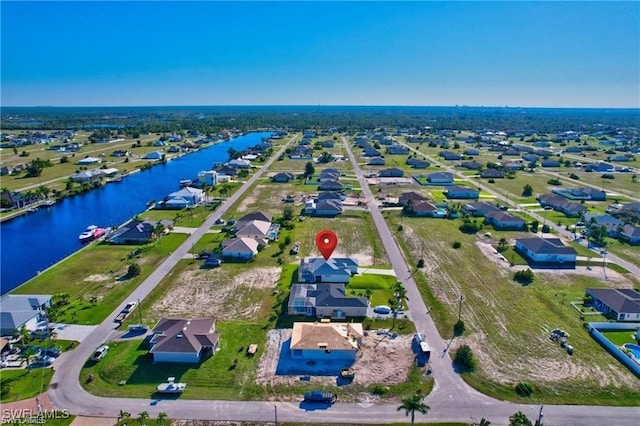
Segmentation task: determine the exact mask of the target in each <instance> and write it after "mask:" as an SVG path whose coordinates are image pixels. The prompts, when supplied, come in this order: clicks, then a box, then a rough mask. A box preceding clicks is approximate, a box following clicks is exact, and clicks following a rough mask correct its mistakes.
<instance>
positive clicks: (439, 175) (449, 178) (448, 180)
mask: <svg viewBox="0 0 640 426" xmlns="http://www.w3.org/2000/svg"><path fill="white" fill-rule="evenodd" d="M427 181H429V183H430V184H432V185H453V174H451V173H447V172H436V173H430V174H428V175H427Z"/></svg>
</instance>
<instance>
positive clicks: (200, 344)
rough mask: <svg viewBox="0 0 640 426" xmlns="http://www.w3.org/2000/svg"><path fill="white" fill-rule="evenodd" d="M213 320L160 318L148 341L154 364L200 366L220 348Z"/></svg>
mask: <svg viewBox="0 0 640 426" xmlns="http://www.w3.org/2000/svg"><path fill="white" fill-rule="evenodd" d="M218 337H219V336H218V334H217V333H215V320H214V319H213V318H202V319H183V318H161V319H160V321H158V324H156V326H155V327H154V328H153V337H152V338H151V340H150V341H149V344H150V345H151V349H150V350H149V352H150V353H151V354H152V355H153V360H154V362H180V363H198V362H200V361H201V360H202V359H203V358H204V357H206V356H207V355H213V354H215V352H216V347H217V346H218Z"/></svg>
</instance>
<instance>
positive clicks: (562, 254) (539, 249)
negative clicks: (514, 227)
mask: <svg viewBox="0 0 640 426" xmlns="http://www.w3.org/2000/svg"><path fill="white" fill-rule="evenodd" d="M515 250H516V251H517V252H518V253H520V254H521V255H522V256H523V257H524V258H525V259H526V260H527V262H528V263H529V266H531V267H532V268H552V269H575V267H576V257H577V253H576V251H575V249H574V248H573V247H569V246H565V245H564V243H563V242H562V241H561V240H560V239H559V238H540V237H531V238H518V239H516V244H515Z"/></svg>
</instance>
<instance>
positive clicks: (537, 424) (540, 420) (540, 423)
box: [536, 405, 544, 426]
mask: <svg viewBox="0 0 640 426" xmlns="http://www.w3.org/2000/svg"><path fill="white" fill-rule="evenodd" d="M543 408H544V405H541V406H540V412H539V413H538V420H537V421H536V426H542V419H543V418H544V413H543V412H542V409H543Z"/></svg>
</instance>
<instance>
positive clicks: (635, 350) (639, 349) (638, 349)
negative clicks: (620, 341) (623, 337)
mask: <svg viewBox="0 0 640 426" xmlns="http://www.w3.org/2000/svg"><path fill="white" fill-rule="evenodd" d="M622 346H624V347H625V348H626V349H629V350H630V351H631V353H632V354H633V357H634V358H635V361H636V362H637V363H638V364H640V346H638V345H634V344H632V343H625V344H624V345H622Z"/></svg>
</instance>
